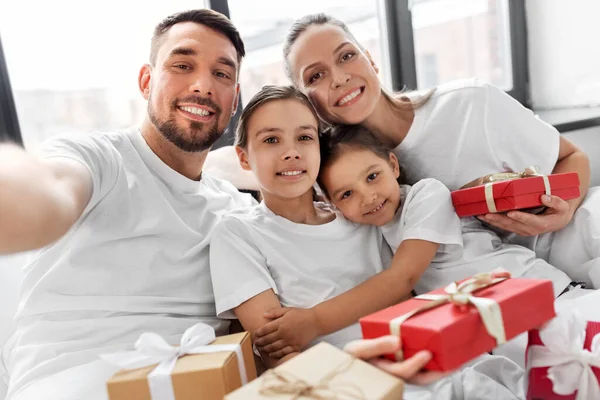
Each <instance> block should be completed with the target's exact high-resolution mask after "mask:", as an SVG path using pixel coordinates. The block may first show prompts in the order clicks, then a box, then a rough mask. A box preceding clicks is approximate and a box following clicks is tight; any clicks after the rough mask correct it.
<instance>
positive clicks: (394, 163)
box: [390, 152, 400, 179]
mask: <svg viewBox="0 0 600 400" xmlns="http://www.w3.org/2000/svg"><path fill="white" fill-rule="evenodd" d="M390 167H392V171H394V176H395V177H396V179H398V178H400V163H399V162H398V157H396V155H395V154H394V153H392V152H390Z"/></svg>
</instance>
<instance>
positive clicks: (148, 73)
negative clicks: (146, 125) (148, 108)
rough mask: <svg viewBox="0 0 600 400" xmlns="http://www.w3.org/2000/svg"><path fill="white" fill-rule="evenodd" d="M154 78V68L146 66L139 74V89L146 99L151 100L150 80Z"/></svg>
mask: <svg viewBox="0 0 600 400" xmlns="http://www.w3.org/2000/svg"><path fill="white" fill-rule="evenodd" d="M151 77H152V66H151V65H150V64H144V66H143V67H142V68H141V69H140V72H139V74H138V87H139V89H140V93H141V94H142V96H143V97H144V99H146V100H148V99H149V98H150V78H151Z"/></svg>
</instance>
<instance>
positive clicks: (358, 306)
mask: <svg viewBox="0 0 600 400" xmlns="http://www.w3.org/2000/svg"><path fill="white" fill-rule="evenodd" d="M438 247H439V244H438V243H433V242H429V241H426V240H416V239H412V240H405V241H403V242H402V243H401V244H400V246H399V247H398V250H397V251H396V254H395V255H394V258H393V260H392V265H391V266H390V268H388V269H387V270H385V271H382V272H380V273H379V274H377V275H375V276H373V277H372V278H370V279H368V280H367V281H365V282H363V283H361V284H360V285H358V286H356V287H354V288H352V289H350V290H348V291H347V292H345V293H342V294H340V295H338V296H336V297H334V298H332V299H329V300H327V301H324V302H322V303H320V304H318V305H316V306H314V307H312V308H310V309H289V308H283V309H275V310H272V311H271V312H270V313H268V314H267V315H266V317H268V318H271V319H272V318H277V319H275V320H273V321H271V322H269V323H268V324H266V325H264V326H263V327H262V328H260V329H259V330H258V331H257V332H256V336H257V337H256V341H255V343H256V346H257V347H259V348H261V349H262V351H264V352H265V353H267V354H270V355H271V356H273V357H281V356H283V355H285V354H287V352H288V351H290V350H291V349H294V350H301V349H303V348H304V347H305V346H306V345H307V344H308V343H309V342H310V341H312V340H313V339H315V338H316V337H317V336H322V335H327V334H330V333H333V332H336V331H338V330H340V329H343V328H345V327H347V326H350V325H352V324H353V323H356V322H357V321H358V319H359V318H361V317H363V316H365V315H368V314H371V313H374V312H376V311H379V310H381V309H383V308H386V307H389V306H391V305H394V304H397V303H399V302H401V301H403V300H406V299H407V298H409V297H410V294H411V291H412V289H413V288H414V286H415V284H416V283H417V282H418V280H419V278H420V277H421V275H422V274H423V272H424V271H425V269H426V268H427V267H428V266H429V264H430V263H431V261H432V260H433V258H434V256H435V254H436V252H437V250H438ZM263 319H264V320H266V318H263Z"/></svg>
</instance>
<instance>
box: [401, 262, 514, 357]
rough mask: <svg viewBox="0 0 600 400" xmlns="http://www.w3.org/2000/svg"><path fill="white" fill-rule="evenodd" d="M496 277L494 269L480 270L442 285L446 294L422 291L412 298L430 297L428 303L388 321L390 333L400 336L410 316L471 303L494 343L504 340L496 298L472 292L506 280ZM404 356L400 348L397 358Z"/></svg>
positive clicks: (504, 334) (502, 325)
mask: <svg viewBox="0 0 600 400" xmlns="http://www.w3.org/2000/svg"><path fill="white" fill-rule="evenodd" d="M499 276H500V275H498V274H496V273H494V272H491V273H480V274H476V275H474V276H473V277H471V278H469V279H466V280H464V281H463V282H461V283H459V284H457V283H456V282H452V283H451V284H449V285H448V286H446V287H445V288H444V291H445V292H446V294H423V295H420V296H417V297H415V299H419V300H429V301H430V303H427V304H425V305H424V306H422V307H419V308H416V309H414V310H412V311H411V312H408V313H406V314H404V315H401V316H399V317H396V318H394V319H392V320H391V321H390V333H391V334H392V335H395V336H398V337H401V332H400V326H401V325H402V323H404V321H406V320H407V319H409V318H410V317H412V316H415V315H417V314H420V313H422V312H425V311H427V310H431V309H432V308H436V307H439V306H441V305H443V304H446V303H453V304H455V305H458V306H466V305H468V304H473V305H474V306H475V308H477V311H478V312H479V314H480V315H481V319H482V321H483V325H484V326H485V328H486V330H487V331H488V333H489V334H490V335H491V336H492V337H494V338H495V339H496V343H498V344H502V343H506V333H505V331H504V321H503V320H502V311H501V310H500V305H499V304H498V303H497V302H496V301H495V300H492V299H487V298H484V297H477V296H475V295H473V292H475V291H477V290H479V289H483V288H486V287H488V286H492V285H495V284H496V283H498V282H502V281H503V280H505V279H507V278H506V277H505V276H502V277H499ZM403 359H404V353H403V351H402V349H400V350H399V351H398V352H396V360H398V361H401V360H403Z"/></svg>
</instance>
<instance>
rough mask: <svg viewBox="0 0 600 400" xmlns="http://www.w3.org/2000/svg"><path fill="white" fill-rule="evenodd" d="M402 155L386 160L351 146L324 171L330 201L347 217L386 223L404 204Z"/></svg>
mask: <svg viewBox="0 0 600 400" xmlns="http://www.w3.org/2000/svg"><path fill="white" fill-rule="evenodd" d="M399 176H400V168H399V167H398V159H397V158H396V156H395V155H393V154H392V153H390V155H389V159H387V160H385V159H383V158H381V157H380V156H378V155H377V154H375V153H373V152H372V151H369V150H362V149H352V148H347V150H345V152H344V154H343V155H342V156H341V157H339V158H338V159H337V160H335V161H334V162H332V163H331V164H330V165H328V166H327V168H325V169H324V170H323V171H322V172H321V180H322V183H323V184H324V186H325V189H326V191H327V193H328V195H329V199H330V201H331V202H332V203H333V205H335V206H336V208H337V209H338V210H339V211H340V212H341V213H342V214H344V217H346V219H348V220H350V221H352V222H357V223H360V224H369V225H377V226H382V225H385V224H387V223H389V222H390V221H392V219H393V218H394V214H395V213H396V210H397V209H398V207H399V206H400V187H399V186H398V181H397V180H396V179H398V177H399Z"/></svg>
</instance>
